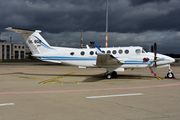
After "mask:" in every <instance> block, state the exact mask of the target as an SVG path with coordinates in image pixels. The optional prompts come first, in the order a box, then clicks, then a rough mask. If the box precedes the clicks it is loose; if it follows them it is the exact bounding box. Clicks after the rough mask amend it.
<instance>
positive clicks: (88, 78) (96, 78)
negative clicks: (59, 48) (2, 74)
mask: <svg viewBox="0 0 180 120" xmlns="http://www.w3.org/2000/svg"><path fill="white" fill-rule="evenodd" d="M9 74H16V75H17V74H18V75H19V74H20V75H33V76H36V77H38V76H52V77H58V76H64V75H65V74H35V73H24V72H15V73H9ZM67 76H68V77H85V78H86V79H85V80H83V81H82V82H98V81H111V80H121V81H130V80H144V79H146V80H150V79H154V77H153V76H141V75H129V74H126V75H122V74H120V75H117V77H116V78H112V79H110V80H109V79H106V78H105V76H104V75H103V73H101V74H95V75H81V74H77V73H76V74H71V75H67ZM65 77H66V76H65ZM62 79H63V78H62Z"/></svg>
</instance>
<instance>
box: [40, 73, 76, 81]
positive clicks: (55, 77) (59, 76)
mask: <svg viewBox="0 0 180 120" xmlns="http://www.w3.org/2000/svg"><path fill="white" fill-rule="evenodd" d="M74 73H75V72H71V73H68V74H65V75H61V76H59V77H55V78H52V79H49V80H45V81H43V82H40V83H39V84H45V83H48V82H52V81H54V80H56V79H59V78H62V77H64V76H68V75H71V74H74Z"/></svg>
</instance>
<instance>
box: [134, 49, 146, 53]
mask: <svg viewBox="0 0 180 120" xmlns="http://www.w3.org/2000/svg"><path fill="white" fill-rule="evenodd" d="M135 52H136V53H137V54H140V53H146V50H145V49H136V51H135Z"/></svg>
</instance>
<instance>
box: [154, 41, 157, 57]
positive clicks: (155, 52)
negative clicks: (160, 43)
mask: <svg viewBox="0 0 180 120" xmlns="http://www.w3.org/2000/svg"><path fill="white" fill-rule="evenodd" d="M156 54H157V45H156V43H154V59H155V60H156V58H157V57H156ZM155 57H156V58H155Z"/></svg>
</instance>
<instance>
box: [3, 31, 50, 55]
mask: <svg viewBox="0 0 180 120" xmlns="http://www.w3.org/2000/svg"><path fill="white" fill-rule="evenodd" d="M6 30H10V31H15V32H17V33H21V34H22V36H23V37H24V39H25V41H26V43H27V45H28V47H29V49H30V50H31V52H32V54H33V55H34V56H36V55H37V56H38V54H43V53H47V52H49V51H51V50H53V48H52V47H51V46H50V45H49V44H48V43H47V42H46V41H45V40H44V38H43V37H42V36H41V35H40V34H39V33H40V32H41V31H40V30H25V29H17V28H11V27H8V28H6Z"/></svg>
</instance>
